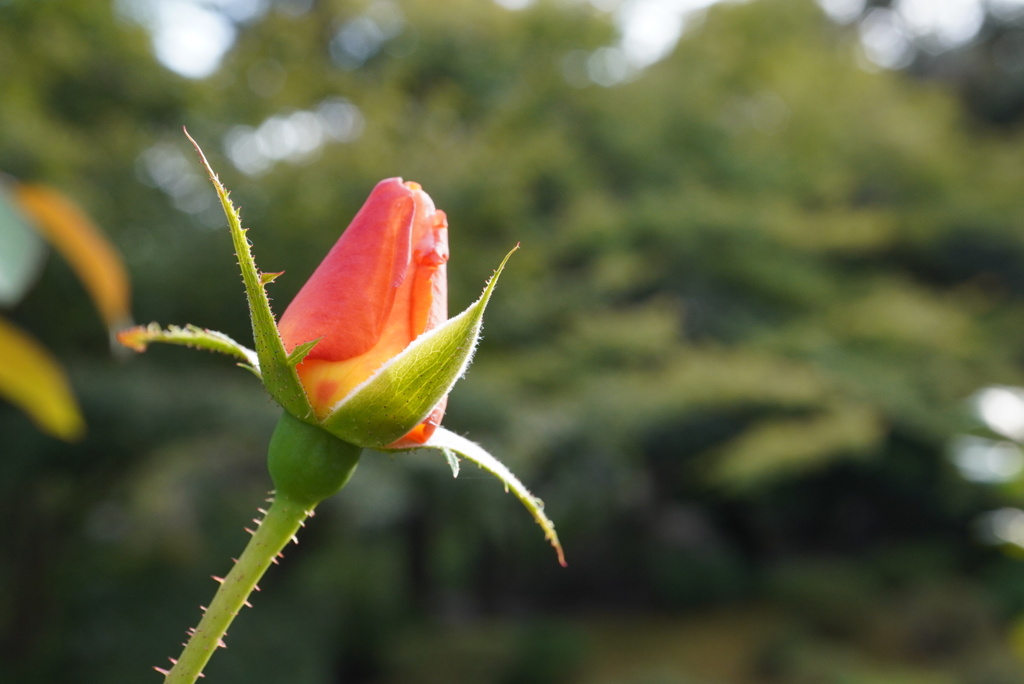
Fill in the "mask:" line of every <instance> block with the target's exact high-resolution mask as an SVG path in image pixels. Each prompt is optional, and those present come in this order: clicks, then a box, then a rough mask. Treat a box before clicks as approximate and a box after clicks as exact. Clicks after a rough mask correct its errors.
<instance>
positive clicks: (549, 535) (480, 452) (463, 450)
mask: <svg viewBox="0 0 1024 684" xmlns="http://www.w3.org/2000/svg"><path fill="white" fill-rule="evenodd" d="M420 448H422V449H437V450H439V451H441V452H442V453H444V454H446V458H447V457H448V456H447V454H450V453H452V452H454V453H456V454H458V455H459V456H461V457H462V458H464V459H466V460H467V461H471V462H473V463H475V464H477V465H478V466H479V467H481V468H483V469H484V470H486V471H487V472H489V473H491V474H492V475H494V476H495V477H497V478H498V479H499V480H501V482H502V484H504V485H505V491H507V492H512V493H513V494H515V496H516V498H517V499H519V500H520V501H521V502H522V503H523V505H524V506H526V509H527V510H528V511H530V514H531V515H532V516H533V519H534V520H536V521H537V524H538V525H540V527H541V529H542V530H544V538H545V539H547V540H548V541H549V542H550V543H551V546H553V547H554V549H555V553H557V554H558V563H559V565H561V566H562V567H565V566H566V562H565V553H563V551H562V544H561V542H559V541H558V534H557V533H556V532H555V524H554V523H553V522H551V519H550V518H548V516H547V515H545V513H544V502H543V501H541V500H540V499H538V498H537V497H535V496H534V495H533V494H531V493H530V490H529V489H527V488H526V486H525V485H524V484H523V483H522V482H520V480H519V478H518V477H516V476H515V475H513V474H512V471H511V470H509V469H508V468H507V467H506V466H505V464H504V463H502V462H501V461H499V460H498V459H496V458H495V457H494V456H491V455H490V454H489V453H488V452H487V450H486V449H484V448H483V447H482V446H480V445H479V444H477V443H476V442H472V441H470V440H468V439H466V438H465V437H462V436H460V435H457V434H455V433H454V432H452V431H450V430H446V429H444V428H443V427H439V428H437V430H435V431H434V434H433V435H431V436H430V439H428V440H427V442H426V443H425V444H424V445H423V446H422V447H420ZM403 451H409V450H408V449H405V450H403Z"/></svg>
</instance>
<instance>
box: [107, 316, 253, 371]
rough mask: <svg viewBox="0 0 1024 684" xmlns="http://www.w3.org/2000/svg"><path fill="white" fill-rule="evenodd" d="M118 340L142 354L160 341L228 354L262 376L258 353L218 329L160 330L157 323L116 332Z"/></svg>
mask: <svg viewBox="0 0 1024 684" xmlns="http://www.w3.org/2000/svg"><path fill="white" fill-rule="evenodd" d="M117 341H118V342H120V343H121V344H123V345H124V346H126V347H128V348H129V349H132V350H134V351H137V352H140V353H141V352H144V351H146V348H147V347H148V346H149V345H150V344H152V343H154V342H159V343H163V344H177V345H182V346H185V347H192V348H193V349H205V350H206V351H212V352H217V353H220V354H227V355H228V356H233V357H235V358H236V359H238V360H239V361H240V362H241V363H242V365H244V366H245V367H247V368H249V369H250V370H251V371H252V372H254V373H255V374H256V376H257V377H259V375H260V362H259V359H258V358H257V356H256V352H254V351H253V350H252V349H249V348H248V347H246V346H245V345H242V344H239V343H238V342H236V341H235V340H233V339H231V338H230V337H228V336H227V335H225V334H224V333H222V332H218V331H216V330H207V329H206V328H200V327H197V326H194V325H186V326H185V327H183V328H182V327H179V326H177V325H170V326H167V327H166V328H161V327H160V326H159V325H157V324H156V323H150V324H149V325H137V326H135V327H132V328H127V329H125V330H121V331H120V332H118V333H117Z"/></svg>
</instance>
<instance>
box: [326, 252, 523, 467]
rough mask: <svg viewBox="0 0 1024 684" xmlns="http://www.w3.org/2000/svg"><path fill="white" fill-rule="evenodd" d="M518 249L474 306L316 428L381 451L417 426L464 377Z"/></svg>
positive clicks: (415, 345) (421, 340) (388, 366)
mask: <svg viewBox="0 0 1024 684" xmlns="http://www.w3.org/2000/svg"><path fill="white" fill-rule="evenodd" d="M518 248H519V246H518V245H517V246H516V247H515V248H513V249H512V251H511V252H509V253H508V254H507V255H505V258H504V259H503V260H502V262H501V264H500V265H499V266H498V269H497V270H496V271H495V272H494V275H493V276H491V279H490V280H489V281H488V282H487V286H486V287H485V288H484V291H483V294H481V295H480V298H479V299H478V300H476V301H475V302H473V304H471V305H470V306H469V308H467V309H466V310H465V311H463V312H462V313H460V314H459V315H458V316H455V317H454V318H450V319H448V320H447V321H445V322H444V323H442V324H441V325H440V326H438V327H436V328H434V329H433V330H430V331H428V332H425V333H423V334H422V335H420V336H419V337H417V338H416V339H415V340H413V341H412V343H411V344H410V345H409V346H408V347H406V348H405V350H403V351H402V353H400V354H398V355H397V356H395V357H394V358H392V359H390V360H389V361H388V362H387V363H385V364H384V365H383V366H382V367H381V368H380V369H379V370H377V372H376V373H374V374H373V375H372V376H370V377H369V378H368V379H367V380H366V381H365V382H363V383H362V384H361V385H359V386H358V387H356V388H355V389H354V390H353V391H352V392H351V393H350V394H349V395H348V396H347V397H345V398H344V399H343V400H342V401H341V402H339V403H338V405H337V406H335V407H334V408H333V409H332V410H331V413H330V414H329V415H328V416H327V417H326V418H325V419H324V420H323V421H322V422H321V426H322V427H323V428H324V429H325V430H327V431H328V432H330V433H331V434H332V435H335V436H336V437H338V438H339V439H343V440H345V441H346V442H351V443H352V444H358V445H360V446H363V447H368V448H381V447H386V446H388V445H390V444H393V443H394V442H395V441H397V440H399V439H401V438H402V437H404V436H405V435H406V434H407V433H408V432H409V431H410V430H412V429H413V428H414V427H416V426H417V425H419V424H420V423H421V422H422V421H423V420H424V419H425V418H426V417H427V416H428V415H429V414H430V412H431V411H432V410H433V408H434V407H435V406H437V404H438V403H439V402H440V401H441V400H442V399H443V398H444V397H445V396H447V394H448V392H450V391H451V388H452V386H453V385H454V384H455V383H456V381H457V380H458V379H459V378H461V377H462V375H463V374H464V373H465V372H466V368H467V367H468V366H469V362H470V361H471V360H472V358H473V352H474V351H475V350H476V344H477V341H478V340H479V339H480V327H481V324H482V322H483V315H484V309H485V308H487V302H488V301H489V300H490V298H491V293H492V292H493V291H494V286H495V284H496V283H497V282H498V276H500V275H501V271H502V269H503V268H504V267H505V263H506V262H507V261H508V259H509V257H510V256H512V252H515V251H516V249H518Z"/></svg>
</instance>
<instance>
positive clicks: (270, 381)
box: [185, 131, 315, 422]
mask: <svg viewBox="0 0 1024 684" xmlns="http://www.w3.org/2000/svg"><path fill="white" fill-rule="evenodd" d="M185 136H186V137H188V139H189V141H191V143H192V145H193V146H194V147H195V148H196V152H198V153H199V159H200V161H201V162H202V164H203V167H204V168H205V169H206V173H207V175H208V176H209V177H210V182H211V183H212V184H213V189H214V190H215V191H216V192H217V197H218V198H219V199H220V203H221V206H222V207H223V208H224V215H225V216H226V217H227V219H228V228H229V229H230V231H231V242H232V243H233V244H234V247H235V256H237V257H238V265H239V267H240V268H241V271H242V282H244V283H245V294H246V298H247V299H248V301H249V315H250V317H251V319H252V335H253V341H254V343H255V346H256V355H257V357H258V359H259V368H260V376H261V378H262V379H263V385H264V387H266V388H267V391H268V392H269V393H270V396H271V397H273V398H274V400H275V401H276V402H277V403H279V404H280V405H281V406H283V407H284V409H285V411H287V412H288V413H291V414H292V415H294V416H296V417H298V418H300V419H301V420H305V421H307V422H313V421H315V418H314V417H313V407H312V406H310V405H309V399H308V398H307V397H306V392H305V390H304V389H303V388H302V383H301V382H300V381H299V375H298V373H297V372H296V371H295V365H294V364H292V363H289V359H288V352H287V351H286V350H285V347H284V342H283V341H282V340H281V335H280V334H279V333H278V331H277V324H276V322H275V320H274V313H273V311H271V309H270V299H269V298H268V297H267V291H266V289H264V287H265V285H266V284H267V283H269V282H271V281H272V280H273V279H274V277H276V275H277V274H262V273H260V271H259V270H258V269H257V268H256V262H255V260H254V259H253V256H252V248H251V245H250V244H249V240H248V238H246V236H245V233H246V230H245V229H243V228H242V218H241V216H240V214H239V213H238V209H237V208H236V207H235V205H234V204H233V203H232V202H231V198H230V197H229V196H228V191H227V190H225V189H224V186H223V184H221V182H220V179H219V178H218V177H217V174H216V173H214V172H213V168H212V167H211V166H210V163H209V162H208V161H207V160H206V155H204V154H203V151H202V149H200V147H199V144H198V143H196V141H195V140H193V139H192V136H190V135H189V134H188V131H185Z"/></svg>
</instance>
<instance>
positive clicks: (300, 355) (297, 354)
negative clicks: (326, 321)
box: [288, 337, 323, 368]
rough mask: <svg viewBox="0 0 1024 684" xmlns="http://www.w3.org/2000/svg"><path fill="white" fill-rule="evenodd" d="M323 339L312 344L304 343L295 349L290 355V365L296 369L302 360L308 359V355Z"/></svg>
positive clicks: (320, 338) (318, 339) (317, 339)
mask: <svg viewBox="0 0 1024 684" xmlns="http://www.w3.org/2000/svg"><path fill="white" fill-rule="evenodd" d="M322 339H323V338H322V337H318V338H316V339H315V340H313V341H311V342H303V343H302V344H300V345H298V346H296V347H295V349H292V353H291V354H289V355H288V365H290V366H292V367H293V368H294V367H295V366H297V365H299V364H300V363H302V359H304V358H306V354H308V353H309V352H311V351H312V350H313V347H315V346H316V343H317V342H319V341H320V340H322Z"/></svg>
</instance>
